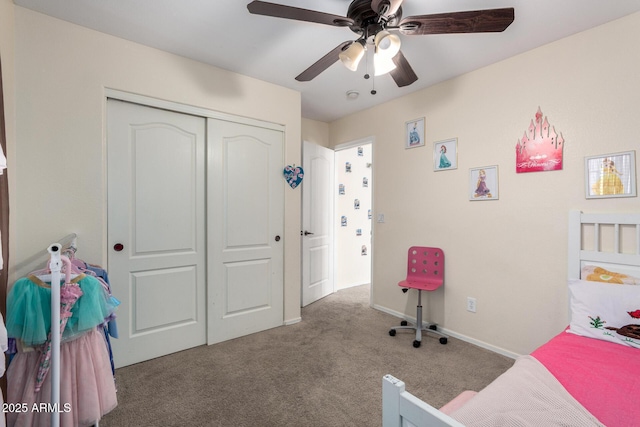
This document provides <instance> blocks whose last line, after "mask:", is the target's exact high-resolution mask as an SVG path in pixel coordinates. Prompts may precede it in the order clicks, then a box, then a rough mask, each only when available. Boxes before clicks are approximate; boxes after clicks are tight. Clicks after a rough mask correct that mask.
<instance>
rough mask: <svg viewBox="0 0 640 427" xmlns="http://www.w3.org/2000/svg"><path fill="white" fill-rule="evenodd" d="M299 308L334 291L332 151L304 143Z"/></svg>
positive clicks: (333, 179)
mask: <svg viewBox="0 0 640 427" xmlns="http://www.w3.org/2000/svg"><path fill="white" fill-rule="evenodd" d="M302 155H303V161H302V167H303V169H304V173H305V176H304V185H302V230H303V233H302V234H303V236H302V306H303V307H304V306H306V305H309V304H311V303H312V302H314V301H317V300H319V299H320V298H323V297H325V296H327V295H329V294H331V293H333V292H334V274H333V268H334V255H333V253H334V238H333V235H334V226H333V205H334V197H335V196H334V194H335V186H334V181H335V178H334V175H335V173H334V168H335V166H334V152H333V150H330V149H328V148H325V147H322V146H320V145H317V144H312V143H310V142H307V141H304V143H303V147H302Z"/></svg>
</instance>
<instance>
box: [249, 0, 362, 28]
mask: <svg viewBox="0 0 640 427" xmlns="http://www.w3.org/2000/svg"><path fill="white" fill-rule="evenodd" d="M247 9H249V12H250V13H253V14H256V15H265V16H274V17H276V18H285V19H294V20H296V21H307V22H315V23H318V24H326V25H333V26H336V27H348V26H351V25H353V23H354V22H353V19H350V18H347V17H346V16H340V15H332V14H330V13H324V12H317V11H315V10H309V9H301V8H299V7H293V6H285V5H282V4H275V3H267V2H265V1H258V0H255V1H252V2H251V3H249V4H248V5H247Z"/></svg>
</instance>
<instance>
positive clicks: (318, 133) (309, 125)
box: [302, 117, 329, 147]
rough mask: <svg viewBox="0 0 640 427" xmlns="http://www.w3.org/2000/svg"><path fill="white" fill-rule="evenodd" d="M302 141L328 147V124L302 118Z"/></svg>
mask: <svg viewBox="0 0 640 427" xmlns="http://www.w3.org/2000/svg"><path fill="white" fill-rule="evenodd" d="M302 140H303V141H308V142H312V143H314V144H316V145H321V146H323V147H329V124H328V123H324V122H319V121H317V120H311V119H305V118H304V117H303V118H302Z"/></svg>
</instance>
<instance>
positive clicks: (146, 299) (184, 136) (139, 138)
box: [107, 100, 207, 367]
mask: <svg viewBox="0 0 640 427" xmlns="http://www.w3.org/2000/svg"><path fill="white" fill-rule="evenodd" d="M107 120H108V124H107V159H108V172H107V173H108V244H109V255H108V262H109V278H110V282H111V286H112V291H113V294H114V296H116V297H117V298H118V299H120V301H121V302H122V303H121V305H120V307H119V309H118V311H117V324H118V329H119V335H120V336H119V338H118V339H114V340H112V344H113V350H114V360H115V363H116V366H118V367H120V366H126V365H130V364H133V363H137V362H141V361H144V360H148V359H151V358H155V357H158V356H163V355H165V354H170V353H173V352H176V351H180V350H184V349H187V348H190V347H194V346H198V345H202V344H205V343H206V327H207V322H206V320H207V319H206V317H207V313H206V299H205V298H206V293H205V268H206V260H205V249H206V247H205V233H206V229H205V160H206V159H205V137H206V134H205V125H206V122H205V119H204V118H202V117H195V116H190V115H187V114H181V113H175V112H170V111H166V110H161V109H156V108H151V107H145V106H142V105H138V104H131V103H127V102H122V101H117V100H109V101H108V104H107Z"/></svg>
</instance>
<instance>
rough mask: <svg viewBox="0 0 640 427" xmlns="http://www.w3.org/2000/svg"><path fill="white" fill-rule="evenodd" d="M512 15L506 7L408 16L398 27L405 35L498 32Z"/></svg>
mask: <svg viewBox="0 0 640 427" xmlns="http://www.w3.org/2000/svg"><path fill="white" fill-rule="evenodd" d="M514 15H515V12H514V9H513V8H512V7H507V8H503V9H486V10H470V11H466V12H451V13H438V14H433V15H419V16H408V17H406V18H404V19H403V20H402V21H400V25H399V27H400V32H401V33H402V34H406V35H424V34H451V33H490V32H500V31H504V30H505V29H506V28H507V27H508V26H509V25H511V23H512V22H513V19H514Z"/></svg>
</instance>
